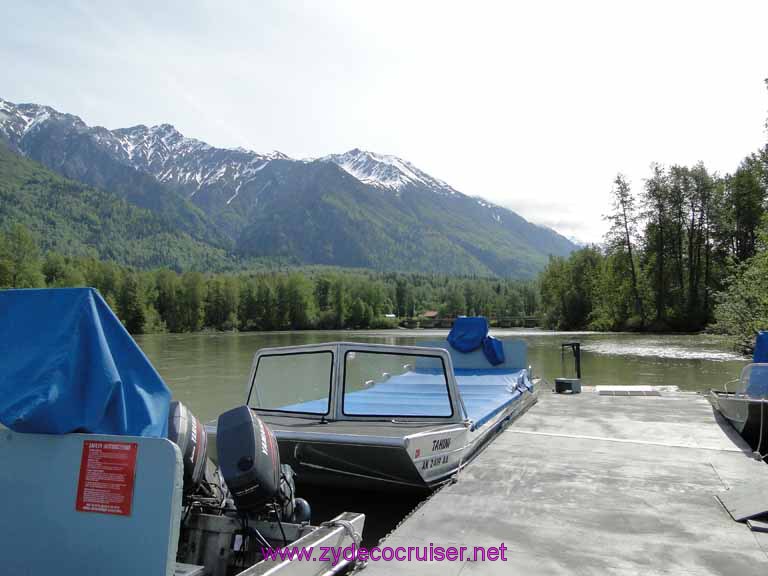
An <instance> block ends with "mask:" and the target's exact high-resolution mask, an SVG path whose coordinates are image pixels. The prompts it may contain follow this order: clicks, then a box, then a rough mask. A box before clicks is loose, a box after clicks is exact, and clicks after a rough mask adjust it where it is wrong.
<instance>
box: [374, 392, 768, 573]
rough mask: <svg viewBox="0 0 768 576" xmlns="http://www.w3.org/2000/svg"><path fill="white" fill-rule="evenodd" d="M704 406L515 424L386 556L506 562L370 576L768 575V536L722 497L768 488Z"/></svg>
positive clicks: (656, 403) (546, 414)
mask: <svg viewBox="0 0 768 576" xmlns="http://www.w3.org/2000/svg"><path fill="white" fill-rule="evenodd" d="M749 454H750V450H749V448H748V447H747V446H746V445H745V444H744V443H743V441H742V440H741V438H740V437H739V436H738V434H736V433H735V431H734V430H733V429H732V428H731V427H730V426H729V425H728V424H727V423H726V422H725V421H724V420H722V418H721V417H720V416H719V415H716V414H715V413H714V412H713V410H712V408H711V406H710V404H709V402H707V400H706V398H705V397H704V396H701V395H697V394H693V393H684V392H677V391H665V392H662V393H661V396H655V397H654V396H631V397H626V396H602V395H598V394H597V392H595V391H593V390H585V391H584V392H583V393H582V394H580V395H573V396H570V395H568V396H565V395H554V394H552V393H550V392H549V391H548V390H541V391H540V396H539V403H538V404H537V405H536V406H534V407H533V408H531V410H529V411H528V412H527V413H526V414H524V415H523V416H522V417H521V418H519V419H518V420H517V421H516V422H515V423H513V424H512V425H511V426H510V427H509V428H508V429H507V430H506V431H505V432H504V433H502V434H501V435H500V436H499V437H498V438H497V439H496V440H495V441H494V442H493V443H492V444H491V445H490V446H489V447H488V448H487V449H486V450H485V451H484V452H483V453H482V454H481V455H480V456H479V457H478V458H477V459H476V460H475V461H474V462H472V463H471V464H470V465H469V466H467V468H466V469H465V470H464V471H462V473H461V475H460V479H459V481H458V482H457V483H456V484H452V485H449V486H446V487H445V488H443V489H442V490H440V491H439V492H438V493H437V494H435V495H434V496H433V497H432V498H430V499H429V500H428V501H427V502H425V503H424V504H423V505H422V506H421V507H420V508H419V509H418V510H417V511H415V512H414V513H413V514H412V515H411V516H409V517H408V518H407V519H406V520H405V521H404V522H403V523H401V525H400V526H399V527H398V528H397V529H396V530H395V531H394V532H393V533H392V534H390V535H389V536H388V537H387V538H385V539H384V541H382V543H381V546H391V547H393V548H394V547H397V546H406V547H407V546H429V544H430V543H433V544H434V545H439V546H443V547H448V546H468V547H469V549H470V551H471V550H472V547H473V546H499V545H500V543H504V544H505V545H506V546H507V548H508V552H507V561H506V562H501V561H496V562H491V561H485V562H482V561H480V562H472V561H464V562H458V561H456V562H446V561H443V562H432V563H430V562H419V561H412V562H407V561H406V562H396V561H392V562H383V561H379V562H370V563H369V564H368V566H367V567H366V568H365V569H364V571H363V574H366V575H367V576H377V575H379V574H387V575H389V574H397V575H398V576H409V575H411V574H413V575H416V574H418V575H431V574H440V575H446V576H454V575H461V576H470V575H480V574H482V575H484V576H486V575H492V574H505V575H506V574H524V575H526V576H527V575H531V574H547V575H553V574H578V575H601V576H602V575H605V574H643V575H660V574H665V575H673V574H674V575H694V574H695V575H699V574H727V575H733V574H738V575H740V576H746V575H751V574H755V575H758V574H759V575H761V576H764V575H765V574H766V573H768V534H766V533H758V532H752V531H750V529H749V528H748V527H747V525H746V524H740V523H737V522H734V521H733V520H732V519H731V517H730V516H729V514H728V513H727V512H726V510H725V509H724V508H723V507H722V506H721V504H720V503H719V502H718V500H717V499H716V498H715V495H716V494H718V493H722V492H725V491H727V490H729V489H732V488H735V487H738V486H739V485H742V484H744V483H746V482H755V481H763V482H765V483H766V485H767V486H768V466H766V464H763V463H762V462H757V461H755V460H753V459H751V458H750V456H749Z"/></svg>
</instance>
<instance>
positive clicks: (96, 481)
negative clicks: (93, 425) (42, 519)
mask: <svg viewBox="0 0 768 576" xmlns="http://www.w3.org/2000/svg"><path fill="white" fill-rule="evenodd" d="M138 448H139V446H138V444H136V443H135V442H103V441H98V440H85V441H84V442H83V457H82V459H81V461H80V480H79V482H78V485H77V505H76V509H77V510H78V511H80V512H100V513H102V514H118V515H121V516H130V514H131V501H132V499H133V484H134V480H135V477H136V454H137V452H138Z"/></svg>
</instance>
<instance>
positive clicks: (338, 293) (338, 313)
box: [333, 278, 347, 329]
mask: <svg viewBox="0 0 768 576" xmlns="http://www.w3.org/2000/svg"><path fill="white" fill-rule="evenodd" d="M333 311H334V316H335V324H336V328H339V329H341V328H344V326H345V325H346V324H345V322H346V320H347V293H346V288H345V286H344V281H343V280H342V279H341V278H336V280H335V281H334V283H333Z"/></svg>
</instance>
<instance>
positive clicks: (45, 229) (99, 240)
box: [0, 143, 232, 270]
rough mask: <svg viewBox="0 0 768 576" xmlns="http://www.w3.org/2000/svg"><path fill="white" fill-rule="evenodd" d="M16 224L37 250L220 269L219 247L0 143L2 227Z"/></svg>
mask: <svg viewBox="0 0 768 576" xmlns="http://www.w3.org/2000/svg"><path fill="white" fill-rule="evenodd" d="M10 223H20V224H23V225H25V226H26V227H27V228H29V229H30V230H32V231H33V232H34V233H35V236H36V237H37V239H38V241H39V243H40V245H41V247H42V248H43V249H44V250H46V251H48V250H55V251H58V252H62V253H65V254H70V255H78V256H94V257H96V258H99V259H102V260H112V261H115V262H118V263H120V264H129V265H132V266H137V267H140V268H156V267H163V266H165V267H169V268H174V269H178V270H183V269H190V268H198V269H211V270H220V269H223V268H226V267H231V266H232V262H231V258H229V257H228V255H227V254H226V252H225V251H224V250H223V249H221V248H216V247H213V246H211V245H209V244H206V243H204V242H200V241H199V240H195V239H194V238H192V237H191V236H189V235H188V234H187V233H185V232H183V231H180V230H179V229H178V228H177V227H176V226H175V224H174V223H172V222H169V221H168V220H166V219H165V218H164V217H163V216H161V215H158V214H156V213H154V212H152V211H151V210H148V209H146V208H140V207H138V206H135V205H132V204H130V203H128V202H127V201H126V200H124V199H122V198H120V197H118V196H115V195H114V194H112V193H109V192H104V191H101V190H98V189H96V188H92V187H90V186H86V185H84V184H82V183H80V182H76V181H74V180H69V179H66V178H63V177H61V176H59V175H58V174H54V173H53V172H51V171H50V170H47V169H46V168H44V167H43V166H41V165H40V164H38V163H37V162H33V161H32V160H29V159H27V158H23V157H20V156H18V155H17V154H14V153H13V152H11V151H10V150H9V149H8V147H7V146H6V145H5V144H2V143H0V224H2V225H3V227H4V226H5V225H6V224H10Z"/></svg>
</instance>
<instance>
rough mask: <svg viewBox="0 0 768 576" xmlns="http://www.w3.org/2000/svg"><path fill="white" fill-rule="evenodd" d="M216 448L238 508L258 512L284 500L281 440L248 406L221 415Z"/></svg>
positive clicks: (220, 464)
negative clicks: (280, 451) (277, 501)
mask: <svg viewBox="0 0 768 576" xmlns="http://www.w3.org/2000/svg"><path fill="white" fill-rule="evenodd" d="M216 450H217V452H218V457H219V467H220V469H221V474H222V476H223V477H224V482H226V484H227V487H228V488H229V490H230V492H231V493H232V499H233V500H234V502H235V506H236V507H237V509H238V510H241V511H243V512H247V511H255V510H258V509H262V508H263V507H264V505H265V504H267V503H269V502H273V501H276V500H281V499H282V498H281V492H282V491H281V489H280V488H281V473H282V469H281V466H280V453H279V451H278V447H277V441H276V440H275V436H274V434H273V433H272V430H270V429H269V427H268V426H267V425H266V424H265V423H264V422H263V421H262V419H261V418H259V417H258V416H257V415H256V414H255V413H254V412H253V411H252V410H251V409H250V408H249V407H248V406H238V407H237V408H233V409H232V410H229V411H227V412H224V413H223V414H221V415H220V416H219V421H218V426H217V430H216Z"/></svg>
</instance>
